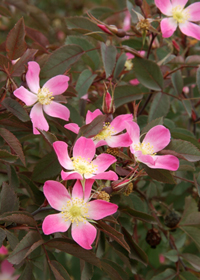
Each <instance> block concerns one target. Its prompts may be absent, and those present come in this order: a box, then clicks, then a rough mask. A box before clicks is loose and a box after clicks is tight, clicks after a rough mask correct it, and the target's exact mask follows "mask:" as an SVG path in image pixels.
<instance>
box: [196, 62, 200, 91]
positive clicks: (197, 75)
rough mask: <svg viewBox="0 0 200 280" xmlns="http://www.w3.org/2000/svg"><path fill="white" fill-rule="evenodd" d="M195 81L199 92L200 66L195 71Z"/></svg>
mask: <svg viewBox="0 0 200 280" xmlns="http://www.w3.org/2000/svg"><path fill="white" fill-rule="evenodd" d="M196 81H197V87H198V90H199V92H200V67H199V68H198V69H197V72H196Z"/></svg>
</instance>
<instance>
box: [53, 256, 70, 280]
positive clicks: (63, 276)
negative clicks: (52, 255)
mask: <svg viewBox="0 0 200 280" xmlns="http://www.w3.org/2000/svg"><path fill="white" fill-rule="evenodd" d="M49 265H50V267H51V270H52V272H53V274H54V276H55V278H56V280H71V277H70V276H69V274H68V272H67V271H66V269H65V268H64V267H63V266H62V265H61V264H60V263H59V262H57V261H54V260H53V261H49Z"/></svg>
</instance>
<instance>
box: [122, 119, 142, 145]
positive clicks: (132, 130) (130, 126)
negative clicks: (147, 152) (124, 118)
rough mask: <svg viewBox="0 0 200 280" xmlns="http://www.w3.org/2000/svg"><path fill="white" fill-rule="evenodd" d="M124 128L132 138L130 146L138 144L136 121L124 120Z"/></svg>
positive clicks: (138, 135)
mask: <svg viewBox="0 0 200 280" xmlns="http://www.w3.org/2000/svg"><path fill="white" fill-rule="evenodd" d="M125 125H126V130H127V132H128V134H129V136H130V138H131V140H132V144H131V146H132V148H133V149H134V146H135V145H138V144H140V128H139V126H138V124H137V123H136V122H126V124H125Z"/></svg>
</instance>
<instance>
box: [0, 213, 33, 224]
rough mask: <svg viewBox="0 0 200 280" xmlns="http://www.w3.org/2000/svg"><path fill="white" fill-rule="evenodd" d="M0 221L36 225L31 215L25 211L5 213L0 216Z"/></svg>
mask: <svg viewBox="0 0 200 280" xmlns="http://www.w3.org/2000/svg"><path fill="white" fill-rule="evenodd" d="M0 221H3V222H12V223H17V224H27V225H30V226H36V225H37V223H36V221H35V220H34V218H33V217H32V216H31V214H30V213H29V212H25V211H13V212H6V213H4V214H3V215H0Z"/></svg>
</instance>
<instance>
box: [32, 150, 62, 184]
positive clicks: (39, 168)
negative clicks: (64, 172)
mask: <svg viewBox="0 0 200 280" xmlns="http://www.w3.org/2000/svg"><path fill="white" fill-rule="evenodd" d="M60 172H61V166H60V164H59V162H58V159H57V156H56V154H55V152H54V151H52V152H51V153H49V154H47V155H46V156H44V157H43V158H42V159H41V160H39V162H38V163H37V164H36V165H35V168H34V170H33V175H32V179H33V180H34V181H37V182H41V181H44V180H47V179H51V178H53V177H56V176H57V175H58V174H59V173H60Z"/></svg>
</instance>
